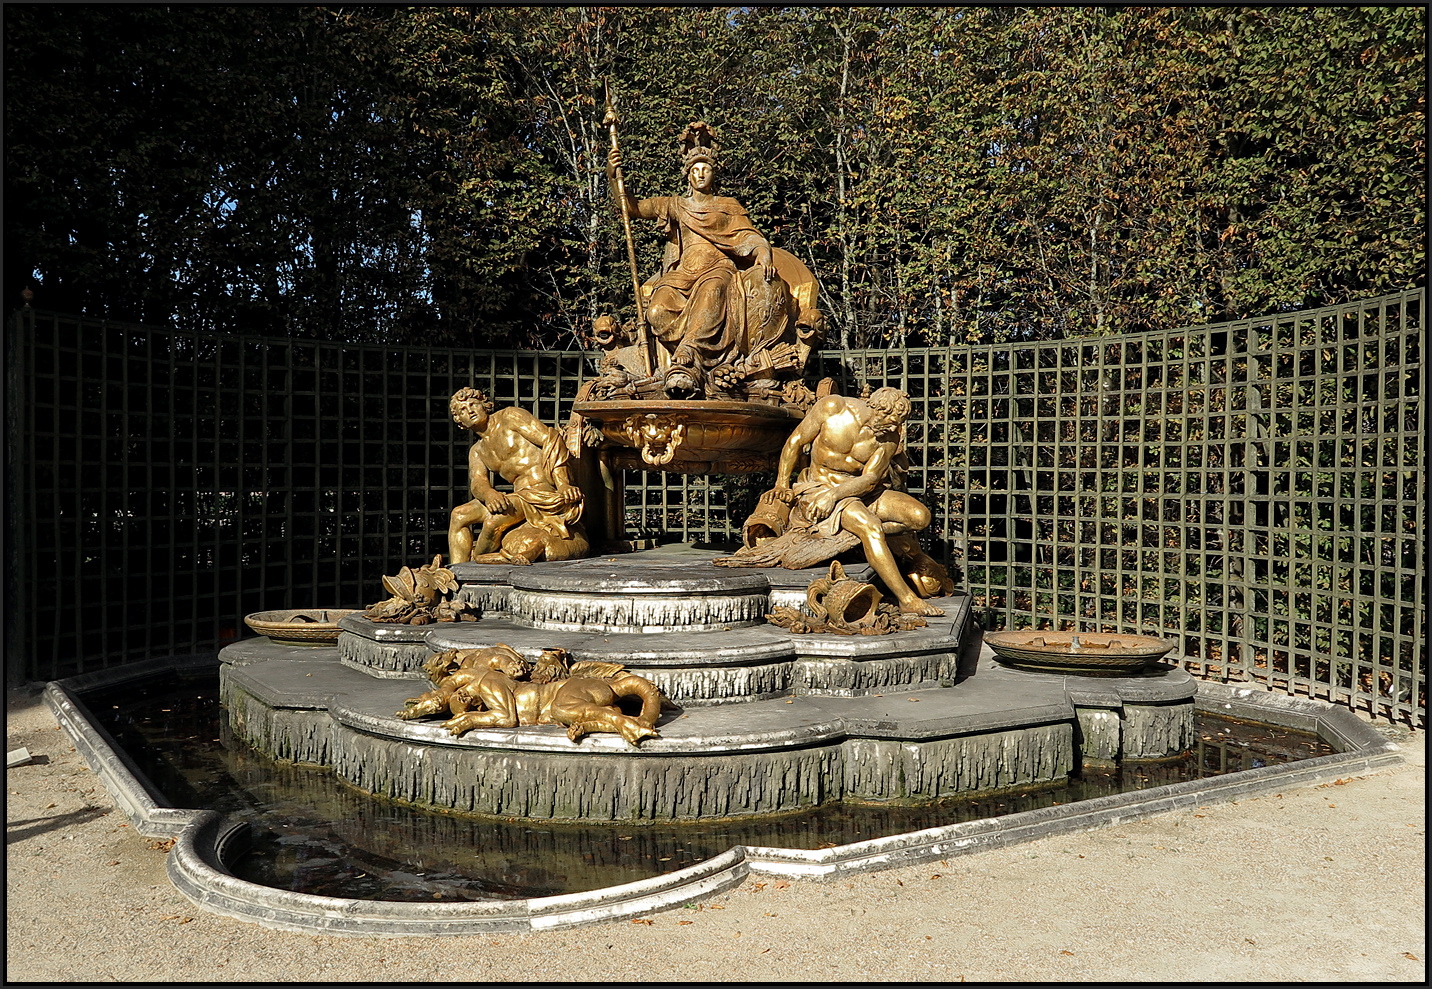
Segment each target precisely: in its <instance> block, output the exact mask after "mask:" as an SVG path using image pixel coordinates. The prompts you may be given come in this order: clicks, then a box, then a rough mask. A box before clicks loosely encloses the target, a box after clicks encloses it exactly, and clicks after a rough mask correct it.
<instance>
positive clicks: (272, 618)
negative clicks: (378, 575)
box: [244, 608, 358, 646]
mask: <svg viewBox="0 0 1432 989" xmlns="http://www.w3.org/2000/svg"><path fill="white" fill-rule="evenodd" d="M357 613H358V609H357V608H290V609H288V610H286V611H256V612H254V613H253V614H252V615H245V616H244V624H246V625H248V627H249V628H251V629H253V630H254V631H255V632H257V633H258V634H259V635H266V636H268V637H269V638H270V639H272V640H273V641H274V642H277V643H279V644H280V645H285V646H333V645H337V644H338V633H339V632H340V631H341V630H340V629H339V627H338V620H339V619H340V618H343V617H344V616H346V615H354V614H357Z"/></svg>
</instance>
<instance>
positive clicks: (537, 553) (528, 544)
mask: <svg viewBox="0 0 1432 989" xmlns="http://www.w3.org/2000/svg"><path fill="white" fill-rule="evenodd" d="M542 536H543V534H542V532H541V530H539V529H538V528H537V527H536V526H534V525H520V526H518V527H517V528H515V529H511V530H509V531H508V533H507V535H506V536H504V537H503V539H502V548H501V549H500V550H498V551H495V552H492V553H486V554H484V555H483V556H480V557H478V556H475V557H473V559H472V562H473V563H513V564H516V565H517V566H519V567H521V566H528V565H530V564H533V563H536V562H537V561H538V560H540V559H542V558H543V557H544V556H545V555H546V551H547V542H546V540H545V539H543V538H542Z"/></svg>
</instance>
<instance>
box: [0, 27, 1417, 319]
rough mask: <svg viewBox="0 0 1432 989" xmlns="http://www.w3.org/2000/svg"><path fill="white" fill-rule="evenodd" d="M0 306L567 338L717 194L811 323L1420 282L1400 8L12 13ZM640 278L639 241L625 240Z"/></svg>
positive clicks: (1301, 294)
mask: <svg viewBox="0 0 1432 989" xmlns="http://www.w3.org/2000/svg"><path fill="white" fill-rule="evenodd" d="M4 16H5V69H4V72H5V180H4V181H5V252H4V255H5V256H4V293H5V304H6V307H7V308H13V307H15V306H17V305H19V304H20V298H21V295H20V293H21V291H22V290H23V289H25V288H26V287H27V286H29V287H31V288H32V289H33V291H34V295H35V303H34V304H35V305H36V306H41V307H44V308H47V309H58V310H65V311H70V312H76V313H85V314H90V315H107V316H109V317H111V318H117V319H126V320H137V321H144V322H150V323H159V324H167V325H178V326H185V327H212V328H215V329H226V330H233V331H240V332H252V333H264V334H282V335H300V336H313V337H325V338H336V339H350V340H386V341H417V340H432V341H434V342H437V343H444V344H458V345H472V346H499V345H518V346H539V347H570V346H573V345H577V344H580V343H584V342H585V341H586V340H587V339H588V335H589V333H590V327H591V322H592V319H593V318H594V317H595V316H596V315H598V314H600V313H603V312H629V310H630V307H631V301H630V298H629V296H630V273H629V271H628V269H627V267H626V257H625V247H624V241H623V240H622V236H621V232H620V228H619V224H618V218H617V215H616V211H615V210H614V209H613V208H612V204H611V202H610V200H609V198H608V195H607V190H606V182H605V179H604V177H603V175H602V172H601V169H602V164H603V161H604V158H605V154H606V149H607V136H606V134H605V132H604V131H603V129H602V128H601V127H600V121H601V115H602V108H601V107H600V106H599V105H598V104H599V100H600V94H601V81H602V79H603V78H604V77H605V78H609V79H610V80H611V85H612V89H613V92H614V93H615V95H616V98H617V101H618V104H619V106H618V108H619V110H620V112H621V114H622V117H623V130H622V135H623V138H622V139H623V152H624V155H625V158H626V162H627V167H628V173H629V175H630V176H631V178H632V181H633V184H634V185H635V187H636V189H637V190H638V192H639V193H641V194H646V195H655V194H670V193H674V192H678V191H680V188H679V176H678V174H677V170H676V167H675V157H674V154H673V152H674V141H675V139H676V136H677V135H678V134H679V133H680V131H681V129H682V128H683V127H684V126H685V124H686V123H687V122H688V121H690V120H696V119H704V120H707V121H709V122H711V123H712V124H713V126H715V127H716V128H717V130H718V131H719V133H720V138H721V144H722V148H723V159H724V165H725V172H724V175H723V186H724V188H723V191H724V192H725V193H726V194H730V195H735V196H737V197H738V198H740V199H741V200H742V202H743V203H744V204H745V205H746V206H747V208H748V210H749V211H750V213H751V216H752V218H753V219H754V220H755V221H756V223H757V225H758V226H759V227H760V228H761V229H762V230H764V231H765V232H767V233H768V234H769V235H770V237H771V239H772V241H773V242H774V243H775V244H776V245H777V246H780V247H784V248H786V249H787V250H790V251H791V252H793V253H795V254H797V255H798V256H800V257H801V258H802V259H803V260H805V261H806V262H807V263H808V264H809V265H810V267H811V268H812V270H814V271H815V272H816V273H817V275H818V276H819V278H820V279H821V282H822V286H823V289H824V292H825V298H824V302H823V308H824V309H825V310H826V312H827V314H828V317H829V319H830V325H831V330H830V338H831V340H832V342H833V343H836V344H843V345H846V346H862V345H866V346H868V345H878V344H881V343H898V342H907V343H910V344H944V343H946V342H952V341H953V342H959V341H965V340H971V341H973V340H1003V339H1022V338H1034V337H1049V336H1059V335H1064V336H1081V335H1090V334H1106V333H1117V332H1124V331H1132V330H1142V329H1158V328H1166V327H1172V326H1178V325H1186V324H1196V323H1204V322H1211V321H1216V320H1222V319H1227V318H1232V317H1237V316H1241V315H1248V314H1254V313H1263V312H1273V311H1278V310H1290V309H1300V308H1306V307H1311V306H1316V305H1322V304H1327V303H1332V302H1337V301H1340V300H1345V299H1349V298H1355V297H1361V296H1369V295H1376V294H1380V293H1384V292H1389V291H1394V290H1397V289H1401V288H1406V287H1409V286H1413V285H1418V284H1422V281H1423V279H1424V278H1425V274H1424V272H1425V265H1426V235H1425V225H1426V187H1425V179H1426V172H1425V168H1426V144H1425V141H1426V118H1425V95H1424V92H1425V83H1426V11H1425V8H1423V7H1421V6H1383V7H1361V8H1352V7H1288V6H1278V7H1259V8H1239V7H1199V8H1182V7H1164V8H1142V7H1027V8H945V7H897V8H888V9H878V8H867V7H858V8H856V7H848V8H830V9H823V8H812V7H788V8H781V7H724V8H696V7H678V8H648V7H621V8H551V7H497V6H482V7H472V8H461V7H446V6H435V7H412V8H409V7H382V6H378V7H348V6H344V7H332V8H326V7H312V6H243V7H217V6H209V5H197V6H168V7H161V6H149V5H135V6H122V5H116V6H103V5H95V6H88V5H35V6H17V5H13V4H12V5H7V6H6V8H5V13H4ZM639 252H640V254H641V257H642V263H643V265H644V273H643V274H644V275H645V274H649V273H651V272H652V271H654V270H655V267H656V264H657V262H658V257H659V250H658V244H657V241H656V236H655V233H654V232H653V231H650V230H645V231H639Z"/></svg>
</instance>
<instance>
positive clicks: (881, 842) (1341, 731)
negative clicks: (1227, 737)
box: [44, 654, 1402, 937]
mask: <svg viewBox="0 0 1432 989" xmlns="http://www.w3.org/2000/svg"><path fill="white" fill-rule="evenodd" d="M218 667H219V662H218V660H217V658H216V657H214V656H213V655H212V654H207V655H197V656H177V657H170V658H164V659H155V660H149V661H146V662H143V663H136V664H131V665H127V666H122V667H117V668H115V669H112V670H103V671H99V672H95V673H86V674H80V675H78V676H73V677H68V678H66V679H63V680H56V681H52V682H50V683H49V684H47V685H46V687H45V691H44V698H45V703H46V704H47V706H48V707H49V708H50V711H51V713H52V714H53V715H54V717H55V719H56V720H57V721H58V722H59V724H60V725H61V726H62V727H63V728H64V729H65V731H66V733H67V734H68V735H69V736H70V737H71V739H72V740H73V741H74V744H75V750H76V751H77V752H78V753H79V754H80V755H81V756H82V757H83V758H84V760H85V762H86V763H87V764H88V765H89V766H90V768H91V769H92V770H94V772H95V773H96V775H98V776H99V777H100V779H101V781H102V782H103V783H104V785H105V787H106V789H107V790H108V791H109V793H110V795H111V797H112V798H113V799H114V802H115V805H116V806H117V807H118V808H119V809H120V810H122V811H123V812H124V814H125V816H126V817H128V818H129V820H130V822H131V824H132V825H133V827H134V829H135V831H136V832H137V833H139V834H141V835H145V836H148V837H173V838H174V839H175V844H174V848H173V849H172V850H171V852H170V853H169V857H168V862H167V869H168V873H169V878H170V881H171V882H173V883H174V885H175V887H176V888H177V889H178V890H179V891H180V892H181V893H183V894H184V895H185V896H186V897H187V898H189V899H190V900H192V901H193V902H194V903H195V904H196V905H198V906H199V907H201V908H202V909H205V910H208V911H210V912H213V913H218V914H221V915H224V916H229V917H234V918H236V919H239V920H244V921H248V922H251V923H257V924H259V925H261V926H264V927H270V928H275V929H278V930H288V931H298V932H303V933H310V934H336V935H349V936H380V937H394V936H405V935H411V936H424V937H430V936H435V935H461V934H476V933H487V932H502V931H533V930H545V929H557V928H569V927H577V926H582V925H587V924H594V923H601V922H605V921H610V920H616V919H622V918H628V917H638V916H642V915H645V914H650V913H655V912H658V911H662V910H667V909H671V908H673V907H679V906H682V905H685V904H687V903H692V902H694V901H696V900H699V899H702V898H704V897H707V896H711V895H714V894H716V893H719V892H721V891H723V890H726V889H729V888H731V887H733V886H736V885H739V884H740V883H741V882H743V881H744V880H745V879H746V877H747V876H748V875H750V874H752V873H760V874H766V875H778V876H793V877H799V878H808V879H835V878H839V877H841V876H845V875H850V874H853V873H859V872H872V871H879V870H883V869H889V868H896V867H900V866H906V865H913V864H915V863H917V862H922V861H929V860H937V859H942V858H949V857H951V856H953V855H960V854H965V853H968V852H977V851H981V850H984V849H987V848H998V847H1003V846H1007V845H1013V844H1017V843H1020V842H1025V841H1031V840H1033V839H1036V838H1043V837H1048V836H1051V835H1057V834H1069V833H1074V832H1079V831H1086V830H1092V829H1094V828H1098V827H1106V826H1112V825H1116V824H1120V823H1123V822H1126V821H1130V820H1135V819H1139V818H1143V817H1148V816H1151V815H1154V814H1160V813H1165V812H1168V811H1173V810H1180V809H1183V808H1188V807H1194V806H1202V805H1206V804H1210V803H1221V802H1225V801H1230V800H1237V799H1240V798H1242V797H1245V796H1249V795H1254V794H1259V793H1264V792H1269V791H1272V790H1275V789H1278V788H1281V787H1285V786H1289V785H1300V784H1306V783H1313V782H1316V781H1318V780H1321V779H1327V778H1334V777H1339V776H1344V775H1349V774H1352V773H1357V772H1363V771H1367V770H1372V769H1377V768H1381V767H1383V766H1389V765H1394V764H1396V763H1398V762H1401V761H1402V757H1401V755H1400V754H1399V752H1400V750H1399V749H1398V747H1397V745H1395V744H1394V743H1393V742H1391V741H1389V740H1387V739H1386V738H1384V737H1383V736H1382V735H1380V734H1379V733H1378V732H1377V730H1376V729H1375V728H1373V727H1372V726H1371V725H1369V724H1366V723H1365V722H1363V721H1361V720H1360V719H1359V718H1358V717H1357V716H1356V715H1355V714H1354V713H1353V712H1352V711H1350V710H1348V709H1346V708H1343V707H1338V706H1335V705H1333V704H1329V703H1327V702H1325V701H1320V700H1314V699H1311V698H1305V697H1289V696H1286V695H1283V694H1275V693H1272V692H1270V691H1267V690H1265V689H1264V688H1262V687H1260V686H1257V685H1249V684H1247V683H1215V682H1210V681H1203V680H1200V681H1197V693H1196V694H1195V705H1196V709H1197V710H1200V711H1206V712H1208V713H1211V714H1221V715H1224V716H1227V717H1233V718H1241V719H1244V720H1249V721H1258V722H1262V723H1264V724H1272V725H1277V726H1282V727H1286V728H1293V729H1298V730H1301V731H1309V732H1313V733H1316V734H1317V735H1319V736H1320V737H1321V738H1322V739H1323V740H1324V741H1325V742H1328V743H1329V744H1331V745H1332V746H1333V747H1334V748H1336V749H1338V750H1339V751H1337V752H1335V753H1333V754H1332V755H1326V756H1319V757H1317V758H1313V759H1305V760H1301V761H1298V762H1291V763H1284V764H1282V765H1277V766H1263V767H1260V768H1257V769H1250V770H1243V771H1240V772H1236V773H1230V774H1228V775H1225V776H1216V777H1210V778H1206V779H1199V780H1187V781H1184V782H1181V783H1171V784H1165V785H1163V786H1156V787H1150V788H1149V789H1146V790H1137V791H1132V792H1129V793H1120V794H1112V795H1109V796H1103V797H1096V798H1094V799H1091V800H1082V801H1075V802H1071V803H1068V804H1061V805H1059V806H1055V807H1043V808H1038V809H1036V810H1029V811H1022V812H1019V813H1015V814H1009V815H1005V816H1001V817H994V818H984V819H981V820H978V821H968V822H964V823H961V824H948V825H940V826H937V827H933V828H926V829H923V830H919V831H913V832H908V833H906V834H899V835H890V836H886V837H882V838H871V839H868V840H865V841H860V842H854V843H850V844H845V845H836V846H834V847H831V848H822V849H794V848H775V847H766V846H755V845H737V846H734V847H732V848H730V849H728V850H727V851H725V852H722V853H721V854H719V855H715V856H713V857H712V858H709V859H707V860H705V861H704V862H700V863H698V864H696V865H693V866H689V867H687V868H685V869H680V870H677V871H675V872H671V873H667V874H665V875H660V876H653V877H650V878H648V879H641V880H637V881H635V882H630V883H623V884H621V885H618V886H609V887H605V888H602V889H596V890H589V891H585V892H579V893H565V894H561V895H557V896H542V897H528V898H523V899H511V900H483V901H454V902H443V903H437V902H433V903H426V902H424V903H411V902H401V901H393V900H358V899H349V898H343V897H332V896H319V895H315V894H311V893H297V892H293V891H291V890H283V889H277V888H273V887H269V886H262V885H259V884H257V883H251V882H247V881H245V880H242V879H239V878H238V877H236V876H235V875H233V873H232V872H230V871H229V869H228V867H227V866H226V864H225V862H226V861H227V860H230V859H232V858H233V857H234V856H235V855H237V854H240V853H241V852H242V851H243V849H244V846H246V844H247V840H248V829H249V825H248V824H246V823H242V822H235V821H232V820H230V819H228V818H226V817H224V816H223V815H221V814H219V813H218V812H216V811H212V810H198V809H192V808H178V807H173V806H169V805H168V804H167V802H166V801H165V799H164V797H163V796H162V795H161V794H160V792H159V791H158V789H157V788H156V787H155V786H154V785H153V784H152V783H151V782H150V781H149V780H148V779H147V778H146V777H145V775H144V773H143V772H142V771H141V770H140V769H139V767H138V765H137V764H136V763H135V762H134V761H133V760H132V759H131V758H130V756H129V754H128V753H127V752H126V751H125V750H124V749H123V748H122V747H121V746H119V745H118V744H117V743H116V742H115V740H114V738H113V736H111V735H110V733H109V732H108V730H107V729H105V728H104V727H103V725H100V724H99V723H98V722H97V721H96V719H95V718H94V717H93V716H92V715H91V713H90V711H89V708H88V707H87V706H86V704H85V702H84V701H83V700H82V695H88V694H90V693H92V692H94V691H96V690H100V689H105V688H115V687H119V686H123V685H128V684H131V683H139V682H143V681H145V680H150V679H156V678H159V677H162V676H164V675H166V674H172V675H178V676H202V675H205V674H207V673H209V672H211V671H214V672H216V671H217V670H218Z"/></svg>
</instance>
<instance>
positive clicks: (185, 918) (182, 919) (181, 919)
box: [179, 917, 194, 924]
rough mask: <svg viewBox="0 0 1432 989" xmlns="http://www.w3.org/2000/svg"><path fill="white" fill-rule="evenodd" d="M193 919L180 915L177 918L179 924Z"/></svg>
mask: <svg viewBox="0 0 1432 989" xmlns="http://www.w3.org/2000/svg"><path fill="white" fill-rule="evenodd" d="M193 919H194V918H193V917H180V918H179V923H181V924H187V923H189V922H190V921H191V920H193Z"/></svg>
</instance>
